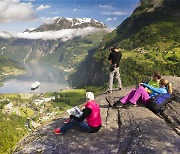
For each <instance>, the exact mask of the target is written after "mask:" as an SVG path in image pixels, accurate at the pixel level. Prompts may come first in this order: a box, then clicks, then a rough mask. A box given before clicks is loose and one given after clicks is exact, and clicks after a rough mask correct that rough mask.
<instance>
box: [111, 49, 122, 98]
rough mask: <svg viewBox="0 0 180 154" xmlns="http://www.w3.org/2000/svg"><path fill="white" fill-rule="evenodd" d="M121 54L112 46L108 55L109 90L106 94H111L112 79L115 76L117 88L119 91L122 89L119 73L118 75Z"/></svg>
mask: <svg viewBox="0 0 180 154" xmlns="http://www.w3.org/2000/svg"><path fill="white" fill-rule="evenodd" d="M121 57H122V53H121V52H120V51H119V49H118V48H117V47H116V46H114V47H113V48H110V54H109V57H108V60H109V63H110V74H109V90H108V92H109V93H110V94H111V93H112V90H113V79H114V75H115V76H116V78H117V80H118V86H119V90H121V88H122V83H121V79H120V73H119V62H120V60H121Z"/></svg>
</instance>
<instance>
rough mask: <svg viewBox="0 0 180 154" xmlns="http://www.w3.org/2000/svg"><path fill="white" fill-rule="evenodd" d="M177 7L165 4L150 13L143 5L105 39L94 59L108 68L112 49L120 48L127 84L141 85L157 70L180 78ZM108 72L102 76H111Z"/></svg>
mask: <svg viewBox="0 0 180 154" xmlns="http://www.w3.org/2000/svg"><path fill="white" fill-rule="evenodd" d="M175 2H177V3H179V2H178V1H173V3H175ZM146 5H147V4H146ZM174 6H176V5H172V6H171V7H170V5H167V4H164V3H163V7H158V8H156V9H155V10H154V11H151V12H147V11H145V10H146V9H147V8H146V7H147V6H142V5H141V6H140V7H138V8H137V9H136V10H135V11H134V13H133V14H132V15H131V16H130V17H129V18H128V19H126V20H125V21H124V22H123V23H122V24H121V25H120V26H118V27H117V28H116V29H115V30H114V31H113V32H112V33H110V34H108V35H107V36H106V38H104V40H103V42H102V43H101V45H100V47H99V50H98V52H97V53H96V54H95V55H94V57H95V58H96V60H98V61H99V62H100V61H101V62H103V63H104V67H105V68H107V67H108V62H107V57H108V54H109V51H108V48H109V47H111V46H113V45H115V44H116V45H118V46H119V47H120V48H121V49H122V53H123V59H122V61H121V74H122V79H123V84H124V85H128V84H132V83H136V82H139V81H140V80H141V79H142V78H143V77H144V76H146V75H150V74H151V73H152V72H153V71H160V72H161V73H162V74H165V75H177V76H180V71H179V70H180V18H179V15H178V14H177V13H176V10H177V8H176V9H174ZM148 7H149V8H151V7H152V6H151V5H148ZM173 11H174V13H172V12H173ZM104 70H105V72H102V73H103V74H105V75H106V76H107V75H108V73H107V72H108V70H107V69H104ZM106 79H107V78H106ZM106 81H107V80H106ZM106 81H103V82H106Z"/></svg>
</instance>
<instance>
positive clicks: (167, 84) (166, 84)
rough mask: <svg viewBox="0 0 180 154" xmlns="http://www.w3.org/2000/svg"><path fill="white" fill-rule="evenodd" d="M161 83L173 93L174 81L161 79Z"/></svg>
mask: <svg viewBox="0 0 180 154" xmlns="http://www.w3.org/2000/svg"><path fill="white" fill-rule="evenodd" d="M159 83H160V84H161V85H164V86H165V87H166V89H167V91H168V93H170V94H172V92H173V90H172V83H169V82H168V80H166V79H161V80H160V82H159Z"/></svg>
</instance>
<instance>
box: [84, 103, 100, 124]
mask: <svg viewBox="0 0 180 154" xmlns="http://www.w3.org/2000/svg"><path fill="white" fill-rule="evenodd" d="M84 106H85V107H88V108H90V109H91V110H92V112H91V114H90V115H89V116H88V117H87V118H86V121H87V123H88V125H90V126H91V127H98V126H100V125H101V124H102V122H101V116H100V108H99V105H98V104H97V103H96V102H95V101H94V100H92V101H90V102H87V103H86V104H85V105H84Z"/></svg>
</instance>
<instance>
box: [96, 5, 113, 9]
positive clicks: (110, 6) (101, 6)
mask: <svg viewBox="0 0 180 154" xmlns="http://www.w3.org/2000/svg"><path fill="white" fill-rule="evenodd" d="M99 7H100V8H103V9H112V5H99Z"/></svg>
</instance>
